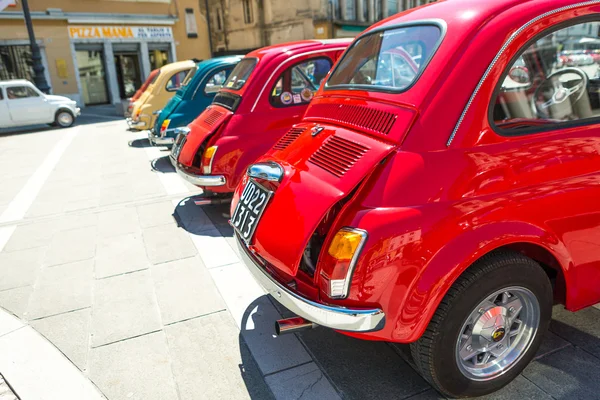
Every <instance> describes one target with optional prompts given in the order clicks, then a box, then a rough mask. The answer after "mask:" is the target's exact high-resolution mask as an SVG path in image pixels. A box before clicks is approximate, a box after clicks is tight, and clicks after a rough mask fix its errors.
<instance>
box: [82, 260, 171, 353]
mask: <svg viewBox="0 0 600 400" xmlns="http://www.w3.org/2000/svg"><path fill="white" fill-rule="evenodd" d="M161 327H162V325H161V323H160V315H159V310H158V304H157V303H156V296H155V294H154V287H153V283H152V278H151V276H150V271H149V270H144V271H139V272H133V273H131V274H125V275H118V276H114V277H111V278H106V279H99V280H96V281H95V282H94V304H93V306H92V347H97V346H101V345H104V344H107V343H112V342H116V341H118V340H123V339H127V338H131V337H133V336H139V335H143V334H145V333H149V332H153V331H156V330H159V329H161Z"/></svg>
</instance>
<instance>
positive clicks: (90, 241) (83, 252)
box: [44, 226, 96, 266]
mask: <svg viewBox="0 0 600 400" xmlns="http://www.w3.org/2000/svg"><path fill="white" fill-rule="evenodd" d="M95 250H96V227H95V226H89V227H85V228H77V229H71V230H68V231H62V232H58V233H57V234H56V235H54V238H53V239H52V242H51V244H50V248H49V249H48V252H47V253H46V257H45V258H44V266H52V265H59V264H66V263H70V262H75V261H81V260H88V259H90V258H93V257H94V254H95Z"/></svg>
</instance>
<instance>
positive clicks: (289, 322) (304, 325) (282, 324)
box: [275, 317, 318, 336]
mask: <svg viewBox="0 0 600 400" xmlns="http://www.w3.org/2000/svg"><path fill="white" fill-rule="evenodd" d="M317 326H318V325H317V324H315V323H314V322H311V321H307V320H305V319H304V318H302V317H294V318H288V319H280V320H278V321H275V333H276V334H277V336H279V335H283V334H285V333H295V332H300V331H304V330H307V329H313V328H316V327H317Z"/></svg>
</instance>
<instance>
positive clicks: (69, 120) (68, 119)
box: [54, 110, 75, 128]
mask: <svg viewBox="0 0 600 400" xmlns="http://www.w3.org/2000/svg"><path fill="white" fill-rule="evenodd" d="M74 122H75V117H74V116H73V114H72V113H71V112H70V111H67V110H59V111H58V112H57V113H56V117H55V118H54V123H55V124H56V125H58V126H60V127H61V128H68V127H70V126H71V125H73V123H74Z"/></svg>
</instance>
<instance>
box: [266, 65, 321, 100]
mask: <svg viewBox="0 0 600 400" xmlns="http://www.w3.org/2000/svg"><path fill="white" fill-rule="evenodd" d="M331 65H332V64H331V60H330V59H329V58H326V57H320V58H313V59H311V60H308V61H304V62H302V63H299V64H295V65H293V66H291V67H289V68H288V69H286V70H285V71H283V72H282V73H281V75H280V76H279V78H278V79H277V81H276V83H275V86H273V89H272V90H271V94H270V96H269V97H270V101H271V104H272V105H273V106H275V107H288V106H294V105H300V104H308V103H309V102H310V101H311V100H312V97H313V95H314V94H315V92H316V91H317V89H318V88H319V86H320V85H321V82H322V81H323V79H324V78H325V76H326V75H327V73H328V72H329V70H330V69H331Z"/></svg>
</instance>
